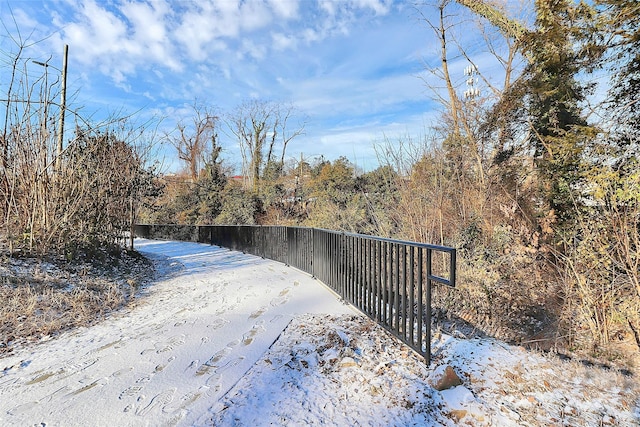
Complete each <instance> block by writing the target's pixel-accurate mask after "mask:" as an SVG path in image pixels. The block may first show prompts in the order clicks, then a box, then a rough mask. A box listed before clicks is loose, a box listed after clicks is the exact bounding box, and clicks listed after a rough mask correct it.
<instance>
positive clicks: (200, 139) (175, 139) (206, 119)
mask: <svg viewBox="0 0 640 427" xmlns="http://www.w3.org/2000/svg"><path fill="white" fill-rule="evenodd" d="M191 108H192V110H193V117H192V118H191V121H190V122H189V123H187V122H185V121H181V122H179V123H178V124H177V125H176V130H177V134H174V135H167V139H168V140H169V141H170V143H171V144H172V145H173V146H174V147H175V149H176V150H177V151H178V158H179V159H180V160H182V161H184V162H185V163H186V165H187V167H188V170H189V176H190V177H191V179H192V180H193V181H194V182H195V181H196V180H197V179H198V175H199V173H200V169H201V165H202V164H203V162H204V161H205V159H206V157H207V153H208V152H209V150H210V149H211V147H212V146H214V145H215V142H216V139H217V134H216V130H217V126H218V119H219V117H218V115H217V114H215V113H214V112H213V111H212V110H211V109H210V108H208V107H206V106H203V105H201V104H199V103H198V102H194V104H193V105H192V106H191Z"/></svg>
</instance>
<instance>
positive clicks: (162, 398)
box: [136, 387, 177, 417]
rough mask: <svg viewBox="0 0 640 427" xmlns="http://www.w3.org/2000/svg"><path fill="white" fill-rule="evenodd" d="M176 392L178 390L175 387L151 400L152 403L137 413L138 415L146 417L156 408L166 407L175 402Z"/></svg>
mask: <svg viewBox="0 0 640 427" xmlns="http://www.w3.org/2000/svg"><path fill="white" fill-rule="evenodd" d="M176 390H177V388H175V387H174V388H172V389H169V390H165V391H163V392H162V393H160V394H158V395H156V396H155V397H154V398H153V399H151V402H149V404H148V405H147V406H145V407H144V408H142V409H140V410H138V411H136V415H138V416H141V417H144V416H146V415H147V414H148V413H149V412H151V411H152V410H153V409H155V408H156V407H164V406H165V405H166V404H167V403H169V402H171V401H172V400H173V395H174V394H175V392H176Z"/></svg>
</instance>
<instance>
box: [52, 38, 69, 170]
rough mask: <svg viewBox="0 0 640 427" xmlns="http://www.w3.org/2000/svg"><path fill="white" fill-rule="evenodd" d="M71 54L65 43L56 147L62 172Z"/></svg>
mask: <svg viewBox="0 0 640 427" xmlns="http://www.w3.org/2000/svg"><path fill="white" fill-rule="evenodd" d="M68 55H69V45H67V44H65V45H64V53H63V55H62V86H61V92H60V125H59V126H58V146H57V149H56V166H55V167H56V173H57V174H58V175H59V174H60V167H61V160H62V159H61V157H62V141H63V139H64V113H65V111H66V109H67V57H68Z"/></svg>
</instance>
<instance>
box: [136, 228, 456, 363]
mask: <svg viewBox="0 0 640 427" xmlns="http://www.w3.org/2000/svg"><path fill="white" fill-rule="evenodd" d="M135 232H136V235H138V236H140V237H150V238H170V239H175V240H191V241H198V242H203V243H204V242H206V243H211V244H212V245H217V246H222V247H226V248H229V249H232V250H238V251H242V252H245V253H249V254H253V255H257V256H260V257H263V258H269V259H272V260H275V261H280V262H282V263H285V264H287V265H290V266H293V267H295V268H297V269H299V270H302V271H304V272H306V273H309V274H311V275H312V276H313V277H314V278H317V279H318V280H321V281H322V282H323V283H325V284H326V285H327V286H329V287H330V288H331V289H333V290H334V291H335V292H336V293H337V294H339V295H340V296H341V297H342V298H343V299H344V300H345V301H347V302H349V303H350V304H352V305H353V306H355V307H356V308H358V309H359V310H360V311H361V312H363V313H364V314H366V315H368V316H369V317H370V318H371V319H373V320H375V321H376V322H378V323H379V324H380V325H382V326H383V327H385V328H386V329H387V330H388V331H389V332H391V333H392V334H393V335H395V336H396V337H397V338H399V339H400V340H401V341H402V342H404V343H405V344H407V345H408V346H409V347H411V348H412V349H413V350H414V351H416V352H417V353H419V354H420V355H422V356H423V357H424V358H425V360H426V362H427V364H428V363H429V362H430V360H431V346H430V343H431V285H432V284H434V283H441V284H444V285H448V286H455V283H456V250H455V249H454V248H450V247H447V246H438V245H430V244H424V243H415V242H407V241H401V240H393V239H385V238H380V237H373V236H364V235H359V234H350V233H341V232H336V231H330V230H323V229H317V228H303V227H284V226H248V225H238V226H232V225H229V226H175V225H166V226H165V225H138V226H136V228H135ZM174 236H178V237H174Z"/></svg>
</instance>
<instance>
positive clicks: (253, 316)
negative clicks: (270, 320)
mask: <svg viewBox="0 0 640 427" xmlns="http://www.w3.org/2000/svg"><path fill="white" fill-rule="evenodd" d="M266 311H267V307H266V306H264V305H263V306H262V307H260V308H259V309H257V310H256V311H254V312H253V313H251V315H250V316H249V319H257V318H258V317H260V316H262V315H263V314H264V313H265V312H266Z"/></svg>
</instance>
